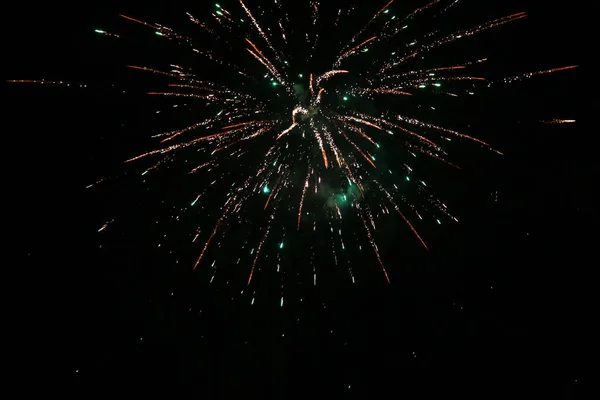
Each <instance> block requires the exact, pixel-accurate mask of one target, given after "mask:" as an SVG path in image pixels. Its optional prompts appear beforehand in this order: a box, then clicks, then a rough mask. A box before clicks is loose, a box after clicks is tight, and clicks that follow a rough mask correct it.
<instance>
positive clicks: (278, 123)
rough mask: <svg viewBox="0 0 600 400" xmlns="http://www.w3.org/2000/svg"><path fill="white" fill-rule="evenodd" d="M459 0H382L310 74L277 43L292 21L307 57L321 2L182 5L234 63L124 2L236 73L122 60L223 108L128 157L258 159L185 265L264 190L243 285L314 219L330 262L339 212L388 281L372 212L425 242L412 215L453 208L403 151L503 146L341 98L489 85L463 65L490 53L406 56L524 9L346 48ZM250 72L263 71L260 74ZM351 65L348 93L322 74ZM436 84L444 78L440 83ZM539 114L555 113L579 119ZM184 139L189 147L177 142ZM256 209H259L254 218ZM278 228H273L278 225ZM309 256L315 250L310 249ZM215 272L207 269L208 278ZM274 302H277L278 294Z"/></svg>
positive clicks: (221, 161) (251, 210)
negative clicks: (461, 57)
mask: <svg viewBox="0 0 600 400" xmlns="http://www.w3.org/2000/svg"><path fill="white" fill-rule="evenodd" d="M458 2H459V1H458V0H451V1H443V0H434V1H431V2H430V3H429V4H426V5H424V6H422V7H420V8H418V9H416V10H414V11H413V12H411V13H409V14H408V15H407V16H405V17H403V18H400V17H397V16H395V15H393V13H391V12H390V11H391V8H390V7H392V6H393V5H394V4H393V3H394V0H391V1H389V2H387V4H385V5H383V7H382V8H380V9H378V11H377V12H376V13H375V14H374V16H373V17H372V18H370V19H368V21H367V22H366V24H365V25H364V26H363V27H362V28H361V29H359V30H358V31H357V33H356V34H355V35H354V36H353V37H352V38H350V40H349V41H348V42H346V43H345V44H342V45H341V50H340V52H339V54H337V55H334V56H333V57H332V60H331V69H329V70H328V71H325V72H324V73H313V74H310V73H309V74H306V75H304V74H297V73H294V74H292V72H291V71H292V66H291V65H290V64H289V63H288V61H286V57H285V52H284V51H282V50H281V49H286V46H287V45H288V43H289V41H290V35H292V33H293V34H301V35H302V37H303V39H304V38H305V39H306V41H307V42H309V43H310V45H311V47H312V51H311V54H310V55H307V57H306V58H309V57H312V53H313V52H314V49H315V48H316V47H317V46H318V42H319V36H318V34H317V33H316V32H317V30H316V29H312V28H314V27H315V26H316V24H317V23H318V20H319V18H322V16H321V15H320V13H319V10H320V4H319V1H310V2H308V6H309V7H310V13H311V21H310V23H309V24H308V26H309V29H308V32H306V34H305V33H304V32H302V33H298V32H297V31H296V32H295V31H294V30H293V29H290V28H289V26H288V24H289V19H288V17H287V15H286V14H285V13H284V12H283V6H282V5H281V2H280V1H278V0H274V5H275V9H276V10H279V12H280V15H283V16H282V17H281V18H280V19H279V20H278V21H276V22H275V23H274V24H273V25H274V26H272V27H271V28H269V29H266V28H264V27H263V26H262V25H261V22H260V21H259V20H258V18H260V16H259V14H256V15H255V14H253V10H252V9H251V8H250V7H249V6H248V5H247V4H245V3H244V1H243V0H238V1H237V2H236V3H238V4H236V5H235V7H236V8H235V11H233V10H227V9H225V8H224V6H222V5H220V4H216V5H215V8H214V12H213V13H212V19H211V20H208V21H201V20H199V19H197V18H196V17H194V16H192V15H191V14H189V13H187V16H188V18H189V19H190V21H192V23H194V24H196V25H197V26H198V27H199V28H200V29H201V30H202V31H204V33H205V34H208V35H211V36H212V37H213V38H214V39H215V40H218V41H221V42H222V43H223V46H224V47H225V48H229V49H231V51H242V52H244V54H246V55H247V56H248V57H249V61H248V62H246V63H244V64H243V65H239V64H235V63H232V62H230V61H229V60H226V59H219V58H218V57H217V56H215V54H214V52H213V51H211V50H210V49H203V48H200V47H197V46H196V43H195V41H194V40H193V39H192V38H190V37H187V36H184V35H180V34H178V33H176V32H175V31H174V30H173V29H171V28H168V27H166V26H163V25H160V24H156V23H148V22H144V21H141V20H138V19H136V18H133V17H129V16H125V15H122V16H121V17H123V18H125V19H127V20H129V21H131V22H134V23H138V24H141V25H144V26H145V27H147V28H150V29H152V30H154V31H155V33H156V34H157V36H160V37H163V38H166V39H168V40H172V41H174V42H176V43H177V44H179V45H182V46H183V47H186V48H188V49H190V50H191V51H193V52H194V53H195V54H197V55H200V56H201V57H203V58H204V59H206V61H208V62H212V63H216V64H218V65H219V66H222V67H223V68H229V69H230V70H231V71H232V72H233V73H234V74H236V76H238V78H239V79H241V80H242V81H243V82H244V83H243V84H242V85H237V86H236V87H235V88H233V87H230V85H228V84H227V83H221V82H216V81H212V80H204V79H200V77H199V76H198V75H196V74H194V73H193V72H192V70H191V69H189V68H184V67H182V66H179V65H174V64H172V65H170V66H169V68H168V69H164V68H163V69H159V68H153V67H151V66H135V65H130V66H128V67H130V68H132V69H137V70H140V71H142V72H147V73H152V74H155V75H159V76H163V77H166V78H167V79H170V80H171V83H169V84H168V88H167V89H166V90H164V91H153V92H149V94H150V95H154V96H165V97H171V98H185V99H186V101H198V102H199V104H200V105H203V106H206V107H209V108H210V107H215V111H218V112H216V113H212V115H211V116H209V117H208V118H205V119H202V120H199V121H197V122H195V123H194V124H192V125H189V126H187V127H184V128H181V129H177V130H173V131H169V132H162V133H158V134H154V136H153V137H154V138H156V139H158V140H159V141H160V143H161V145H160V146H158V148H156V149H155V150H151V151H148V152H146V153H143V154H139V155H136V156H135V157H131V158H130V159H128V160H127V162H133V161H136V160H140V159H146V158H150V157H153V158H154V157H158V159H155V160H154V161H153V162H154V164H152V165H151V166H150V167H149V168H147V169H145V170H144V172H143V174H144V175H145V174H147V173H149V172H150V171H152V170H154V169H156V168H159V167H160V166H162V165H164V164H165V163H168V162H169V161H172V160H173V159H174V157H175V156H178V157H186V158H187V159H188V160H190V161H192V160H196V157H198V158H202V157H204V158H202V159H200V160H197V162H196V163H195V165H194V167H193V168H191V169H190V171H189V173H200V172H203V173H207V174H210V173H212V172H214V171H216V172H218V171H219V168H223V167H225V168H226V167H227V165H228V164H230V163H238V164H239V163H242V161H241V160H243V157H244V155H247V154H249V153H253V154H256V152H260V151H262V153H261V156H260V159H261V161H260V163H259V164H257V165H255V167H252V165H246V166H245V168H246V169H247V171H248V172H249V173H248V174H247V176H246V177H245V179H241V180H239V181H237V182H232V183H231V185H230V186H229V188H228V190H226V191H225V192H221V193H218V194H217V195H221V196H223V203H222V207H221V209H220V211H219V216H218V218H217V220H216V222H215V224H214V225H212V227H211V228H210V229H207V230H206V231H204V230H203V228H199V229H198V231H197V232H195V235H194V240H193V241H194V242H196V240H197V239H198V238H199V237H204V241H203V243H204V244H203V245H202V248H201V250H200V252H199V255H198V257H197V259H196V261H195V263H194V265H193V268H194V269H196V268H198V267H199V266H200V265H201V263H202V261H203V259H204V258H205V257H206V254H207V252H208V249H209V248H210V246H211V243H214V241H215V240H216V238H217V237H219V236H220V235H222V234H224V233H223V232H224V229H223V227H224V226H225V225H227V224H232V223H234V222H235V221H240V220H241V217H240V215H242V214H243V213H248V214H249V215H256V214H257V210H256V209H255V201H254V200H253V199H255V198H256V197H260V196H263V197H264V204H262V210H261V214H260V215H263V214H262V213H264V218H265V222H264V224H262V227H263V229H262V234H261V235H260V236H259V239H258V238H257V240H256V244H255V246H254V247H252V251H251V255H252V260H251V265H250V266H249V269H248V280H247V283H248V285H250V284H251V282H252V279H253V277H255V276H256V271H257V269H258V268H259V267H260V263H261V255H262V254H263V253H264V252H265V249H266V248H269V247H273V248H275V251H276V252H277V257H276V258H277V260H278V262H277V269H278V271H279V268H280V264H279V258H280V257H279V256H280V254H279V253H280V252H281V251H283V249H284V247H285V246H284V244H285V242H286V238H287V237H289V236H291V235H293V234H297V235H302V234H311V233H312V232H314V231H315V230H316V229H317V228H319V229H327V230H330V231H331V243H332V252H333V258H334V261H335V263H336V264H337V263H338V252H339V251H340V250H341V251H345V250H346V246H347V244H346V243H347V242H348V240H349V239H348V238H344V237H343V236H342V230H341V228H339V227H341V226H342V225H341V222H342V220H344V219H346V218H355V220H356V221H360V223H361V224H362V225H363V227H364V231H365V235H364V236H363V237H364V238H366V240H367V241H368V242H369V245H370V247H371V248H372V250H373V252H374V256H375V259H376V260H377V263H378V265H379V266H380V267H381V271H382V273H383V275H384V277H385V279H386V281H387V282H390V281H391V279H390V276H389V273H388V271H387V270H386V268H385V266H384V256H383V255H382V254H380V251H379V248H378V246H377V243H376V231H377V225H376V223H377V218H378V217H382V216H387V215H389V214H395V215H396V216H397V217H398V218H400V220H401V221H402V223H403V224H405V226H406V227H407V229H408V230H409V231H410V232H411V234H412V235H413V236H414V237H415V240H416V243H417V242H418V244H419V245H421V246H422V247H423V248H424V249H428V247H427V244H426V241H425V239H424V238H423V237H422V236H421V235H420V233H419V232H418V231H417V228H416V227H415V221H416V220H423V218H424V217H423V215H425V214H428V215H431V216H432V217H433V219H432V221H436V222H437V223H438V224H441V223H442V221H443V220H444V219H448V220H453V221H458V219H457V218H456V217H455V216H453V215H452V214H451V213H450V212H449V210H448V207H447V206H446V205H445V204H444V203H443V202H442V201H441V200H439V199H438V198H436V197H435V196H433V195H432V194H431V193H430V192H429V191H428V188H427V184H426V183H425V182H424V181H422V180H419V179H418V178H417V177H415V174H414V173H413V169H412V167H411V166H410V165H409V164H408V162H409V160H410V158H411V156H412V157H421V156H425V157H430V158H432V159H433V160H435V162H438V161H439V162H442V163H446V164H448V165H449V166H451V167H455V168H459V166H458V165H457V163H456V162H453V161H451V160H450V159H449V155H448V152H447V151H446V150H445V146H444V143H445V142H449V141H451V140H452V139H454V138H456V139H461V140H465V141H471V142H473V143H475V144H476V145H477V146H480V147H482V148H484V149H487V150H491V151H493V152H495V153H496V154H501V153H500V152H499V151H497V150H495V149H493V148H492V146H491V145H490V144H488V143H486V142H484V141H482V140H480V139H478V138H476V137H474V136H471V135H468V134H466V133H462V132H458V131H456V130H453V129H449V128H446V127H443V126H439V125H437V124H434V123H432V122H429V121H424V120H420V119H416V118H414V117H412V116H410V115H404V114H400V113H398V112H396V111H392V110H388V111H383V112H380V114H379V115H371V114H369V113H366V112H360V111H359V110H357V109H353V108H350V107H346V105H348V101H349V100H350V99H354V98H360V97H363V98H368V99H375V98H377V97H379V98H382V97H393V96H399V97H402V96H404V97H410V96H413V95H414V94H415V93H416V92H417V91H421V90H423V89H426V88H430V89H432V90H433V91H434V93H436V94H440V95H445V96H451V97H458V94H456V93H455V92H452V91H451V90H450V88H451V87H452V85H458V84H460V83H461V82H464V81H468V82H469V83H470V84H476V83H478V82H484V85H486V84H487V85H488V86H489V85H490V84H491V83H494V82H491V81H488V80H486V78H485V77H481V76H470V75H468V74H464V73H463V72H464V71H465V70H468V69H469V67H472V66H475V65H477V64H480V63H483V62H485V61H486V59H478V60H470V61H465V62H463V63H460V64H457V65H446V66H436V67H432V68H426V69H411V68H410V66H409V65H410V62H411V61H412V60H414V59H416V58H417V56H422V55H424V54H425V53H428V52H430V51H432V50H434V49H435V48H438V47H440V46H443V45H446V44H449V43H452V42H455V41H458V40H460V39H461V38H466V37H469V36H473V35H475V34H478V33H480V32H483V31H486V30H488V29H491V28H494V27H498V26H500V25H504V24H508V23H511V22H514V21H517V20H520V19H523V18H525V17H526V14H525V13H524V12H519V13H515V14H512V15H508V16H505V17H502V18H498V19H495V20H492V21H488V22H485V23H483V24H480V25H478V26H475V27H473V28H470V29H464V30H461V31H458V32H454V33H452V34H450V35H442V36H439V37H436V33H435V32H434V33H432V34H430V35H426V36H423V37H421V38H419V39H418V40H414V41H412V42H410V43H409V44H408V45H406V46H403V47H399V49H398V50H396V51H394V52H392V53H391V56H390V57H389V58H388V59H385V60H380V62H379V63H378V64H377V65H376V66H375V68H373V66H372V65H369V68H368V71H353V70H351V69H350V68H348V69H344V64H345V63H346V62H347V61H348V60H349V59H351V58H353V57H359V56H360V55H361V54H363V53H366V52H368V51H369V47H374V46H377V45H378V44H379V43H386V44H389V43H392V44H393V43H394V40H395V39H396V37H397V36H399V34H400V33H403V32H405V31H406V30H407V28H408V26H409V24H411V23H412V21H413V19H414V18H415V17H416V16H417V15H418V14H420V13H423V12H425V11H426V10H430V9H431V10H435V12H436V15H440V14H442V13H445V12H448V11H449V10H451V9H452V8H453V7H454V6H455V5H456V4H457V3H458ZM232 3H233V2H232ZM353 10H354V8H350V9H347V10H346V9H344V10H342V9H339V11H338V12H336V14H335V15H334V16H333V18H332V20H331V21H328V23H330V24H332V25H333V26H337V25H338V24H339V23H340V21H341V20H343V19H344V17H345V16H347V15H348V14H349V13H350V12H352V11H353ZM431 10H430V11H431ZM286 27H287V28H286ZM96 32H97V33H98V34H101V35H105V36H111V37H115V38H119V35H117V34H112V33H108V32H106V31H103V30H96ZM275 36H276V37H275ZM235 40H237V43H236V42H235ZM277 42H281V44H282V46H277ZM235 46H238V47H235ZM418 58H419V59H421V57H418ZM252 62H254V64H252ZM574 67H575V66H568V67H561V68H554V69H548V70H545V71H539V72H531V73H527V74H522V75H519V76H515V77H511V78H506V79H503V80H502V81H501V82H500V83H511V82H515V81H520V80H523V79H527V78H531V77H533V76H536V75H542V74H548V73H551V72H555V71H562V70H565V69H570V68H574ZM256 71H259V73H258V74H257V72H256ZM349 74H353V76H355V77H359V79H353V81H355V82H354V83H353V84H351V85H350V87H349V88H347V90H344V92H343V93H340V91H339V90H337V89H335V86H331V85H329V83H331V82H334V81H335V80H339V79H344V76H348V75H349ZM264 78H266V79H268V80H269V85H272V86H274V87H275V88H274V90H276V91H277V92H276V93H277V94H276V97H275V95H274V99H273V100H272V102H269V101H264V99H261V98H259V96H256V95H255V94H254V93H253V90H252V87H254V86H253V85H255V84H260V85H264V80H262V79H264ZM298 79H301V80H302V81H303V82H306V86H307V92H308V93H306V94H305V96H299V95H298V94H297V90H296V89H295V87H294V86H295V85H296V83H295V82H297V80H298ZM23 82H34V81H23ZM40 82H41V83H57V82H49V81H40ZM58 84H62V82H58ZM442 85H443V86H444V90H442V89H440V87H441V86H442ZM446 85H448V88H446ZM462 93H464V91H463V92H462ZM470 94H472V93H470ZM282 98H287V99H288V100H289V102H291V103H292V102H293V103H295V106H293V107H291V108H290V109H289V111H288V112H287V113H281V112H273V111H272V110H273V107H272V103H276V102H279V101H281V99H282ZM544 122H545V123H550V124H559V123H568V122H574V121H573V120H552V121H544ZM300 136H301V137H302V139H300ZM383 137H385V138H386V139H385V140H386V141H390V140H394V141H398V143H399V144H400V145H401V146H402V147H403V148H404V149H406V150H407V156H408V159H407V161H406V163H404V164H403V170H402V171H397V172H393V171H392V170H385V171H381V170H380V168H378V165H377V160H376V156H375V153H376V151H377V149H378V148H379V147H380V146H381V142H382V141H383V139H382V138H383ZM292 139H293V140H292ZM186 149H188V150H194V151H193V152H185V150H186ZM329 170H335V171H336V173H337V175H338V176H339V181H340V182H342V184H340V183H339V182H336V183H335V184H333V183H331V182H328V183H327V185H325V182H322V178H323V175H324V174H325V173H326V171H329ZM327 174H328V176H331V173H329V172H327ZM394 174H395V175H394ZM226 176H227V174H223V173H222V174H221V176H220V177H218V178H216V179H215V180H214V181H213V182H212V183H211V184H210V185H209V187H204V188H201V189H200V190H199V194H198V196H197V197H196V198H195V199H194V201H193V202H192V206H194V205H195V204H197V203H198V202H199V201H201V200H202V197H203V196H206V194H207V193H208V192H209V190H210V189H211V186H213V184H215V182H217V181H220V180H224V179H225V177H226ZM394 179H396V181H394ZM101 181H102V180H101ZM101 181H99V182H101ZM402 183H407V184H412V185H415V186H416V188H417V191H418V192H419V193H421V194H422V195H423V196H422V198H423V199H424V201H423V203H424V204H417V203H412V202H409V201H408V199H407V198H406V197H405V196H404V195H403V193H402V190H401V189H400V188H399V186H398V184H402ZM91 186H93V185H90V187H91ZM331 186H338V187H340V188H341V189H339V190H337V192H335V191H334V192H333V193H332V191H331V190H326V187H331ZM309 201H310V202H312V203H316V204H318V203H321V204H325V205H326V206H325V207H321V213H320V214H318V213H316V212H312V213H311V212H308V211H306V204H307V202H309ZM311 209H314V207H313V208H311ZM288 212H294V213H295V214H296V216H295V218H294V220H295V221H296V223H295V226H292V227H282V226H281V225H280V224H279V223H278V219H280V218H281V216H282V215H284V214H285V213H288ZM252 218H253V222H255V221H256V218H258V217H255V216H253V217H252ZM324 220H325V222H323V221H324ZM110 223H112V220H111V221H110V222H107V223H106V224H104V225H103V226H102V228H101V229H100V230H103V229H105V228H106V227H107V226H108V225H109V224H110ZM334 225H335V227H336V228H334ZM304 231H306V232H304ZM274 235H277V237H275V238H274ZM353 236H354V237H355V238H356V239H355V240H357V245H356V248H360V249H361V250H362V246H361V245H360V241H359V239H358V238H357V237H356V234H355V233H354V232H353ZM249 240H250V241H252V240H253V239H252V238H250V239H249ZM310 248H311V249H312V248H313V246H312V245H311V246H310ZM312 258H313V257H312V256H311V260H312ZM238 262H239V260H238ZM311 264H312V261H311ZM212 267H214V262H213V263H212ZM311 267H312V272H313V275H314V278H313V282H314V284H316V282H317V277H316V269H315V265H314V264H313V265H311ZM348 270H349V277H350V278H351V280H352V282H354V279H355V276H354V273H353V270H352V268H351V267H350V266H349V267H348ZM213 278H214V274H213V275H212V278H211V282H212V279H213ZM253 301H254V300H253ZM281 304H282V305H283V297H282V300H281Z"/></svg>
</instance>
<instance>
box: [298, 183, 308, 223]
mask: <svg viewBox="0 0 600 400" xmlns="http://www.w3.org/2000/svg"><path fill="white" fill-rule="evenodd" d="M309 178H310V171H308V174H307V175H306V181H305V182H304V187H303V188H302V197H301V198H300V207H299V209H298V229H297V230H300V219H301V218H302V207H303V206H304V197H305V196H306V189H308V180H309Z"/></svg>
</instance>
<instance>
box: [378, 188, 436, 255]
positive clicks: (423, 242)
mask: <svg viewBox="0 0 600 400" xmlns="http://www.w3.org/2000/svg"><path fill="white" fill-rule="evenodd" d="M374 182H375V183H376V184H377V185H378V186H379V189H380V190H381V191H382V192H383V193H385V195H386V196H387V198H388V200H389V202H390V203H392V205H393V206H394V209H395V210H396V211H397V212H398V214H400V216H401V217H402V219H403V220H404V222H406V224H407V225H408V227H409V228H410V230H411V231H412V232H413V233H414V234H415V236H416V237H417V239H419V241H420V242H421V244H422V245H423V247H425V249H427V250H429V248H428V247H427V245H426V244H425V241H424V240H423V239H422V238H421V235H419V232H417V230H416V229H415V227H414V226H413V225H412V224H411V223H410V221H409V220H408V218H406V216H405V215H404V214H403V213H402V211H400V207H398V205H397V204H396V202H395V201H394V198H393V197H392V195H391V194H390V192H388V191H387V190H385V188H384V187H383V186H382V185H381V184H380V183H379V182H378V181H374Z"/></svg>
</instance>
